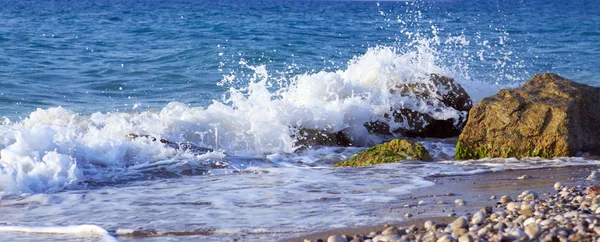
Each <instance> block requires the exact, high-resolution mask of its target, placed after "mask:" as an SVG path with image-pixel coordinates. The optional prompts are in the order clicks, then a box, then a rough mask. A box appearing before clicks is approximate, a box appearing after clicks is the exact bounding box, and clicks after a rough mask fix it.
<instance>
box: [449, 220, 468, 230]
mask: <svg viewBox="0 0 600 242" xmlns="http://www.w3.org/2000/svg"><path fill="white" fill-rule="evenodd" d="M450 227H451V228H452V229H458V228H463V229H468V228H469V222H467V219H466V218H464V217H459V218H457V219H456V220H454V222H452V223H450Z"/></svg>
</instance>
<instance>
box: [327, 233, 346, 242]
mask: <svg viewBox="0 0 600 242" xmlns="http://www.w3.org/2000/svg"><path fill="white" fill-rule="evenodd" d="M327 242H348V240H347V239H346V238H344V237H342V236H339V235H332V236H329V238H327Z"/></svg>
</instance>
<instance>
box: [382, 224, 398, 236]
mask: <svg viewBox="0 0 600 242" xmlns="http://www.w3.org/2000/svg"><path fill="white" fill-rule="evenodd" d="M381 234H382V235H395V234H396V235H397V234H398V228H396V227H395V226H391V227H388V228H387V229H385V230H384V231H383V232H381Z"/></svg>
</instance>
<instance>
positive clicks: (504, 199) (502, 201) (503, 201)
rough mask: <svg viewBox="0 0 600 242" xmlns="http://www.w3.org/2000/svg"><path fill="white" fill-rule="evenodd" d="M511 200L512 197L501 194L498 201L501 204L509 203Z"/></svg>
mask: <svg viewBox="0 0 600 242" xmlns="http://www.w3.org/2000/svg"><path fill="white" fill-rule="evenodd" d="M512 201H513V200H512V198H510V197H509V196H502V197H501V198H500V203H501V204H506V203H509V202H512Z"/></svg>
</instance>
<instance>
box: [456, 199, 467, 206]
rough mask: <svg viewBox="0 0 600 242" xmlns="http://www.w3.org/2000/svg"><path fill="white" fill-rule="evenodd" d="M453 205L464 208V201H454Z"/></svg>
mask: <svg viewBox="0 0 600 242" xmlns="http://www.w3.org/2000/svg"><path fill="white" fill-rule="evenodd" d="M454 204H456V206H465V201H464V200H462V199H456V200H454Z"/></svg>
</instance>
